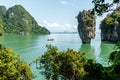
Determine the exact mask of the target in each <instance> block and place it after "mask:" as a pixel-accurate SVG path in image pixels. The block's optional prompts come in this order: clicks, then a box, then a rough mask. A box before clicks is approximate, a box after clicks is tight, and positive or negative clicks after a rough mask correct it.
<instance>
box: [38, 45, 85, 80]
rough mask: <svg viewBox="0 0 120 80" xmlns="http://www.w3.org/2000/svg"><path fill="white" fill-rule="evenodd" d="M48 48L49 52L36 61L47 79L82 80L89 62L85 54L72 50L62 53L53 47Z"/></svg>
mask: <svg viewBox="0 0 120 80" xmlns="http://www.w3.org/2000/svg"><path fill="white" fill-rule="evenodd" d="M47 48H48V50H47V52H45V53H44V54H43V55H42V56H41V57H39V58H38V59H36V63H38V65H37V66H38V69H40V70H42V72H41V73H42V74H44V75H45V77H46V79H48V80H50V79H52V80H58V78H59V79H62V80H80V79H82V78H83V76H84V75H85V74H86V72H85V71H84V68H83V66H84V65H85V63H86V61H87V59H86V58H85V57H84V53H81V52H79V51H74V50H72V49H68V50H67V51H65V52H64V51H63V52H62V51H58V49H57V48H56V47H54V46H51V45H47Z"/></svg>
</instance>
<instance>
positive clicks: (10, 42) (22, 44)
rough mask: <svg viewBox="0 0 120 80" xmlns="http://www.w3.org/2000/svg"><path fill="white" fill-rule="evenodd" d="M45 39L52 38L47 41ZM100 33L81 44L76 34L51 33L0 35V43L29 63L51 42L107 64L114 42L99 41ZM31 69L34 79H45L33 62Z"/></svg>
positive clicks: (63, 48) (62, 49)
mask: <svg viewBox="0 0 120 80" xmlns="http://www.w3.org/2000/svg"><path fill="white" fill-rule="evenodd" d="M47 39H54V40H53V41H47ZM100 40H101V39H100V34H96V38H95V39H94V40H92V41H91V44H82V43H81V40H80V38H79V35H78V34H51V35H26V36H23V35H4V36H2V37H0V43H2V44H4V45H5V46H6V47H10V48H13V50H14V51H15V52H16V53H17V54H19V55H21V59H22V60H24V61H26V62H28V63H30V62H31V61H33V60H34V59H35V58H37V57H38V56H40V55H42V54H43V53H44V52H45V51H46V47H45V45H46V44H52V45H55V46H57V47H58V48H59V50H61V51H64V50H66V49H67V48H71V49H74V50H80V51H82V52H85V53H86V57H87V58H90V59H95V60H96V61H97V62H98V63H101V64H103V65H104V66H107V65H108V62H107V61H108V56H109V54H110V52H112V51H113V50H114V49H113V48H114V44H109V43H104V42H101V41H100ZM31 69H32V71H33V73H34V74H36V75H37V78H35V79H34V80H45V78H44V76H42V75H40V73H39V71H38V70H36V68H35V64H32V65H31Z"/></svg>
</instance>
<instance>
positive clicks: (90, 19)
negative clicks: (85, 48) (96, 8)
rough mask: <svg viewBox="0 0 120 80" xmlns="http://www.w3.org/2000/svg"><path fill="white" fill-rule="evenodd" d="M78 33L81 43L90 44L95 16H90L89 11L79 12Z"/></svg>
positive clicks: (93, 31) (93, 32)
mask: <svg viewBox="0 0 120 80" xmlns="http://www.w3.org/2000/svg"><path fill="white" fill-rule="evenodd" d="M77 20H78V32H79V35H80V38H81V39H82V42H83V43H90V42H91V39H92V38H94V37H95V23H96V21H95V16H94V15H91V11H90V10H88V11H85V10H83V11H82V12H79V14H78V16H77Z"/></svg>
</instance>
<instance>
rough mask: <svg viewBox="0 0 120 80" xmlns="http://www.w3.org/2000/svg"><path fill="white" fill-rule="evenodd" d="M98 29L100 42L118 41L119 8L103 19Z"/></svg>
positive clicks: (119, 26) (119, 32) (119, 31)
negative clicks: (99, 30)
mask: <svg viewBox="0 0 120 80" xmlns="http://www.w3.org/2000/svg"><path fill="white" fill-rule="evenodd" d="M100 29H101V40H102V41H111V42H117V41H120V7H119V8H117V9H116V10H115V11H114V12H113V13H111V14H108V15H107V16H106V18H104V20H103V21H102V22H101V24H100Z"/></svg>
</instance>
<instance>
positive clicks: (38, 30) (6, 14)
mask: <svg viewBox="0 0 120 80" xmlns="http://www.w3.org/2000/svg"><path fill="white" fill-rule="evenodd" d="M3 33H8V34H10V33H13V34H22V35H28V34H50V31H49V30H48V29H46V28H45V27H42V26H40V25H38V23H37V21H36V20H35V19H34V18H33V17H32V16H31V15H30V13H29V12H27V11H26V10H25V9H24V8H23V7H22V6H21V5H15V6H13V7H11V8H9V9H8V10H7V9H6V7H5V6H0V35H2V34H3Z"/></svg>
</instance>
